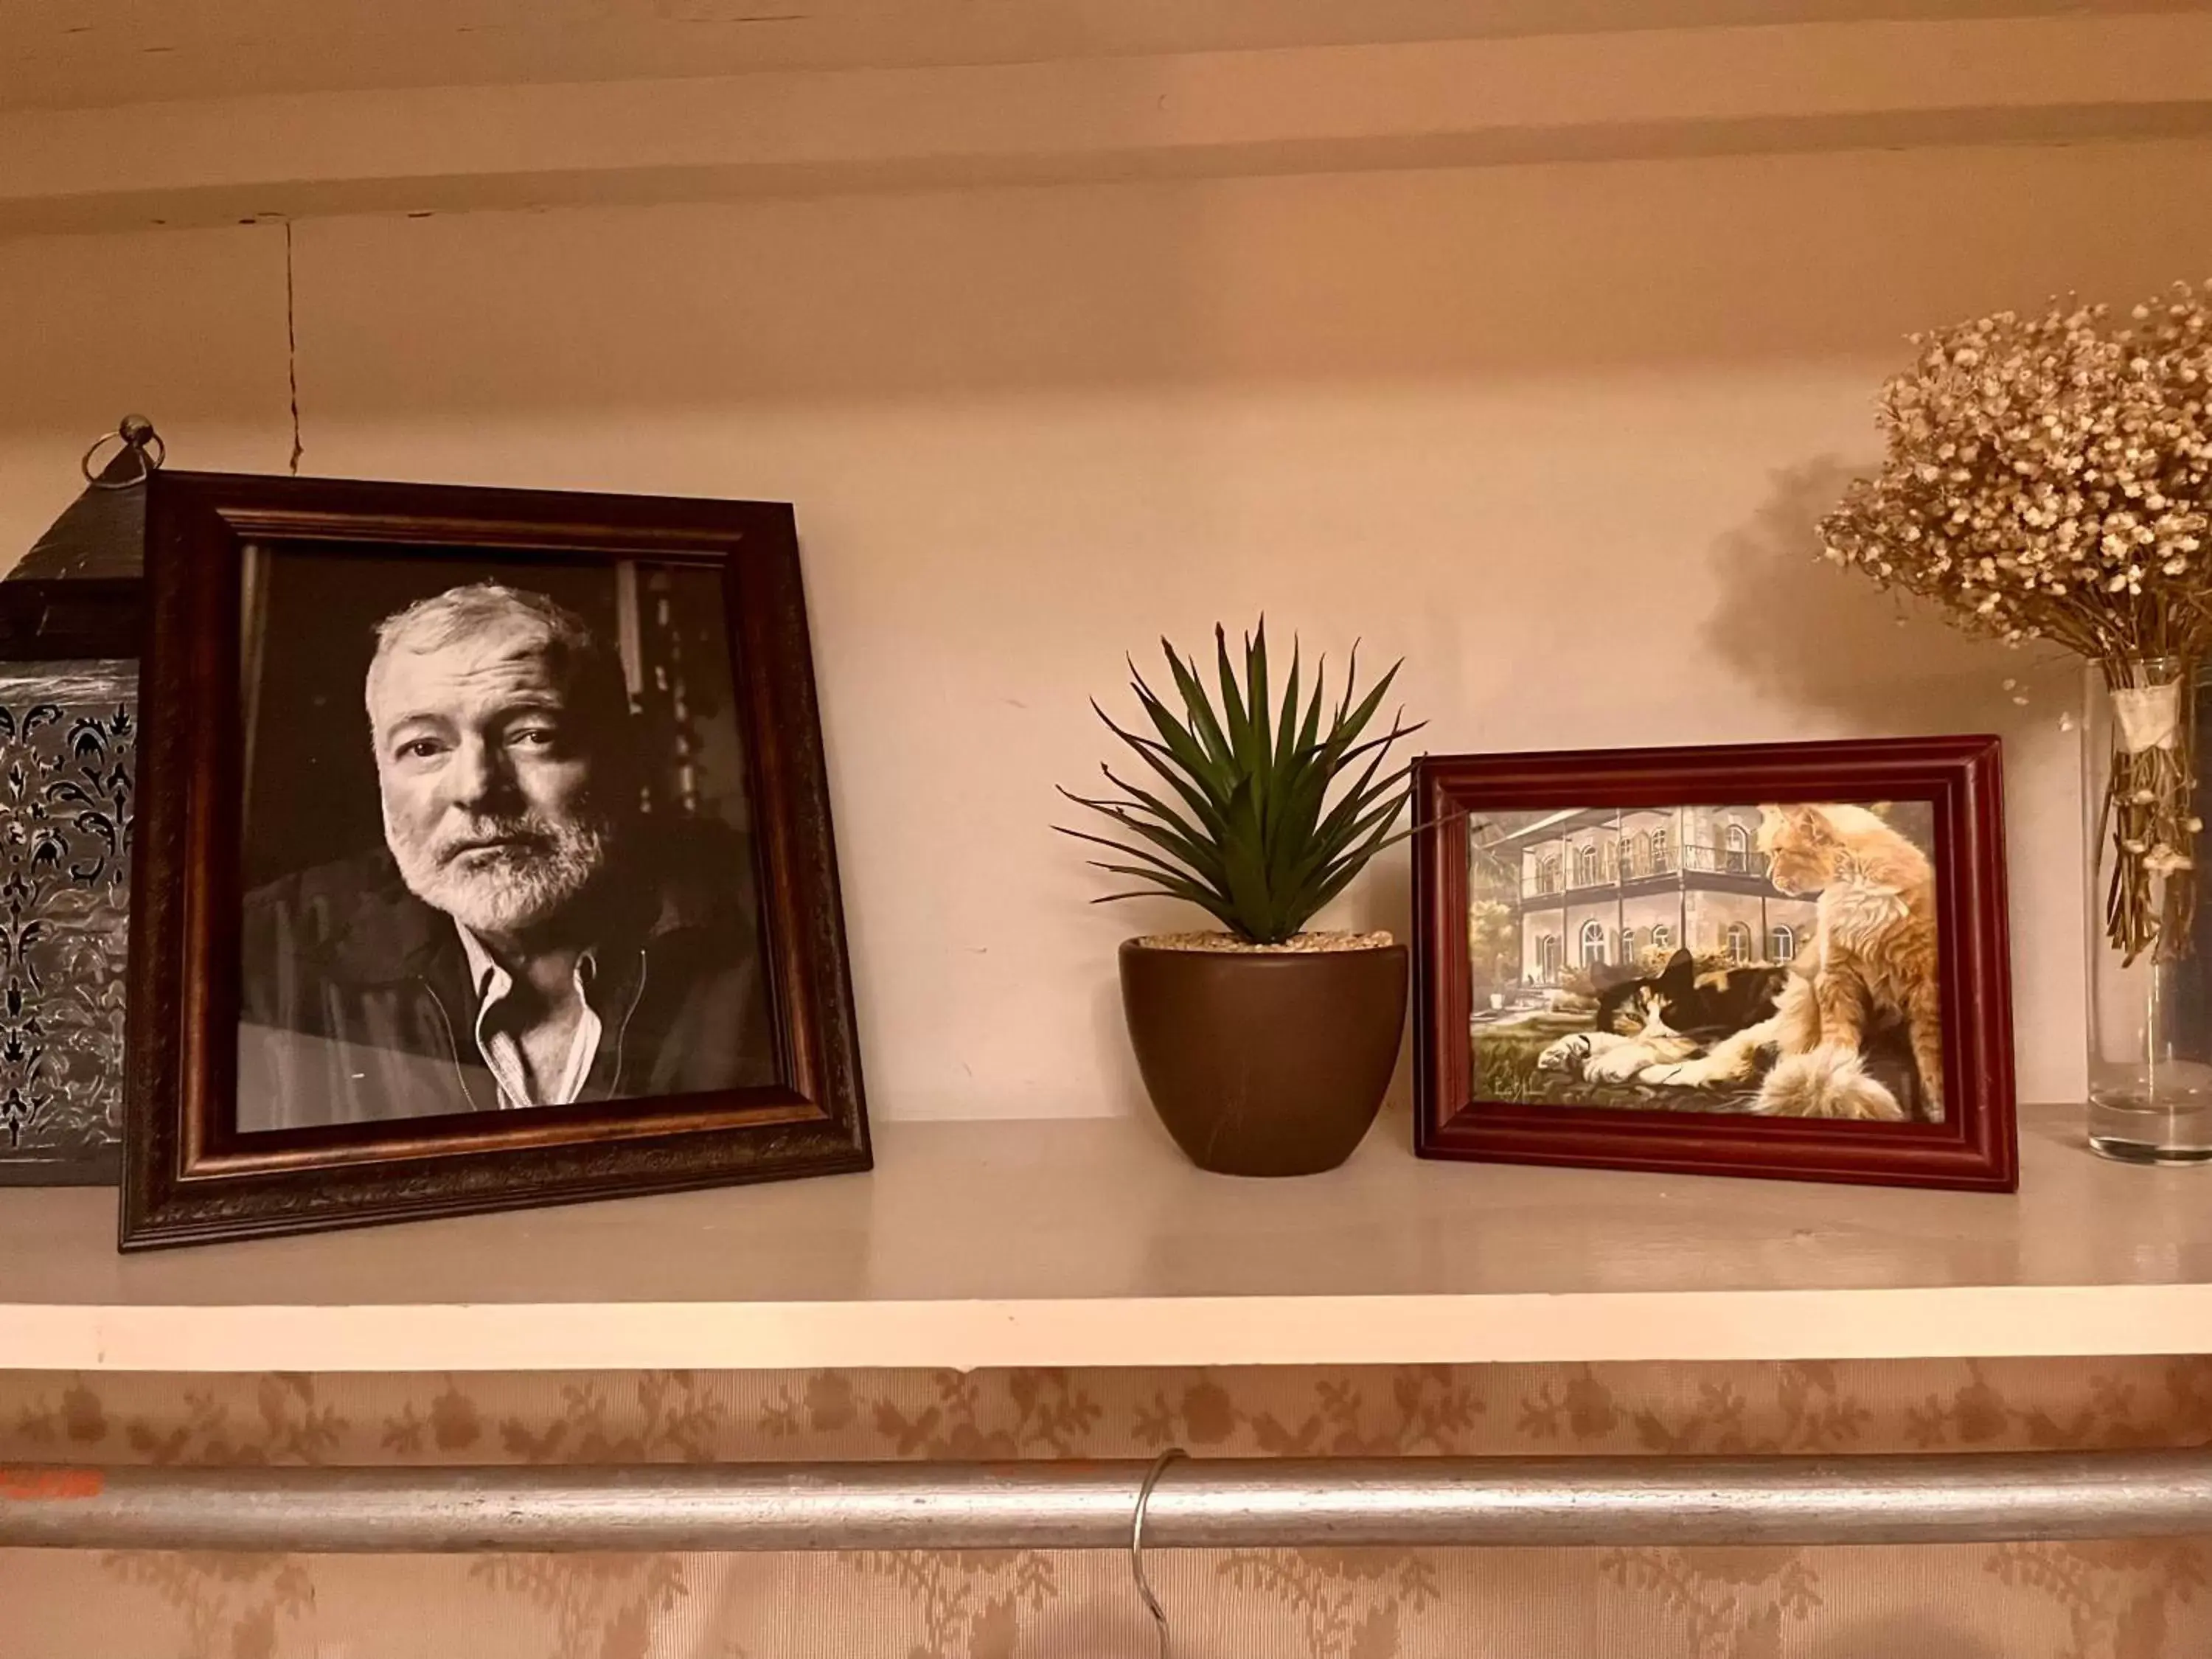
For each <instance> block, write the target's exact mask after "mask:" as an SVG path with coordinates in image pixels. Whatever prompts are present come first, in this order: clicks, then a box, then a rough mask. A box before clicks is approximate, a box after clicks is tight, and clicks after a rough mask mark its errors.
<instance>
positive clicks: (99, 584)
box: [0, 577, 145, 1187]
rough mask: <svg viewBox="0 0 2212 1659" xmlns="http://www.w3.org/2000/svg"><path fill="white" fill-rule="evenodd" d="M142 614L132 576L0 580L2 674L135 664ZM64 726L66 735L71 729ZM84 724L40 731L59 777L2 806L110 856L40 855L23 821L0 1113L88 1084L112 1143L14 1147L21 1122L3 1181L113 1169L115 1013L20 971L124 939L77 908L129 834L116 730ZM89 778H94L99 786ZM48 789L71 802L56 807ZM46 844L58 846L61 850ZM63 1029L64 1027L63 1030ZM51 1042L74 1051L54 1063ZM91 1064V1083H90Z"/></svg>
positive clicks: (118, 1142)
mask: <svg viewBox="0 0 2212 1659" xmlns="http://www.w3.org/2000/svg"><path fill="white" fill-rule="evenodd" d="M144 619H145V595H144V592H143V583H141V582H140V581H139V580H137V578H135V577H98V578H94V577H63V578H46V579H37V578H33V579H25V580H11V581H0V663H6V664H8V665H10V666H11V667H14V666H15V665H22V664H27V663H40V664H53V665H81V666H82V667H84V668H89V667H90V666H91V665H94V664H97V663H112V662H134V663H135V661H136V660H137V656H138V649H139V639H140V635H141V632H142V629H143V623H144ZM55 689H56V690H60V688H58V687H57V688H55ZM21 712H22V711H21V710H20V709H19V710H17V711H15V714H14V715H13V716H11V718H10V719H9V729H8V732H7V737H8V738H9V740H10V742H11V743H13V742H21V741H25V740H27V738H28V737H29V734H28V733H27V732H26V731H25V730H23V729H22V726H21V725H19V724H18V721H19V720H20V717H21ZM69 723H70V725H72V726H73V725H75V724H76V720H75V719H74V718H72V719H71V720H70V722H69ZM94 724H95V726H96V728H97V729H96V730H95V731H94V732H91V733H90V734H89V735H90V736H91V738H93V739H94V741H92V742H91V743H89V744H86V745H85V746H84V747H82V749H81V750H80V748H79V740H80V739H83V738H86V737H87V736H88V733H87V732H83V731H78V732H74V733H72V732H69V731H67V730H64V728H63V727H62V726H58V725H54V724H49V725H48V726H47V728H46V729H47V732H48V734H49V735H48V737H47V738H42V739H39V740H38V741H40V742H48V743H51V742H52V740H53V739H55V738H58V739H60V740H61V743H62V744H63V747H64V750H65V751H66V761H65V763H62V764H60V765H59V770H60V771H62V772H63V773H64V774H65V776H64V777H61V778H57V777H54V776H52V775H51V774H49V775H47V776H46V777H45V778H44V779H40V778H39V777H37V776H35V775H33V776H32V777H30V778H27V779H25V780H23V781H21V784H20V785H19V787H18V792H17V793H15V798H14V800H13V803H12V805H11V807H10V811H15V810H19V809H20V810H26V811H30V810H33V805H34V804H35V807H36V808H42V809H43V810H44V811H46V812H47V813H49V814H51V815H52V818H51V819H50V822H52V821H61V820H66V821H67V822H66V827H64V828H63V829H62V830H61V835H62V837H63V838H64V842H65V841H66V840H68V839H69V838H70V836H72V833H74V836H75V837H76V840H77V841H78V842H79V843H80V847H82V844H83V843H85V842H88V841H89V838H90V837H91V836H93V835H94V833H95V832H97V833H98V834H100V835H103V836H114V837H115V838H116V839H117V842H118V848H115V849H110V848H106V847H104V846H102V845H100V843H98V842H92V843H91V845H92V848H93V849H94V851H95V852H97V853H98V854H101V855H102V856H98V857H94V858H91V859H80V858H78V857H77V856H76V855H75V854H74V853H73V852H71V851H68V850H57V854H56V856H53V857H51V858H49V857H47V856H46V851H47V848H42V847H41V846H40V836H39V835H38V833H37V828H38V826H37V825H35V824H34V823H26V824H25V825H24V830H25V834H24V836H22V838H21V840H20V841H18V842H16V843H15V845H16V847H17V848H19V849H20V852H19V854H18V855H19V856H20V857H21V859H22V860H23V861H24V864H25V865H26V866H30V867H29V868H27V869H25V870H24V871H23V872H22V878H21V882H20V884H14V883H11V884H10V888H9V899H8V902H7V904H6V905H5V906H4V907H0V908H4V910H5V911H6V912H7V921H8V923H9V927H10V928H11V929H12V930H13V931H14V933H15V935H16V937H15V939H14V940H11V950H10V953H9V954H10V965H9V971H8V974H7V975H6V978H7V979H8V981H9V984H8V985H7V987H6V989H7V990H8V992H9V1006H8V1009H7V1012H6V1017H5V1019H4V1021H3V1022H0V1024H4V1027H5V1030H4V1036H5V1038H6V1045H7V1048H8V1053H9V1063H8V1067H7V1069H8V1071H9V1073H10V1076H9V1079H7V1082H8V1086H9V1089H10V1091H11V1096H12V1097H11V1098H10V1099H9V1102H8V1103H7V1104H6V1106H0V1114H4V1113H5V1111H6V1110H7V1109H8V1108H10V1107H12V1108H15V1109H19V1110H27V1111H29V1112H32V1113H36V1112H39V1111H40V1110H41V1109H42V1108H43V1109H52V1095H51V1094H49V1095H48V1097H47V1099H46V1101H45V1102H41V1100H40V1091H41V1089H42V1088H43V1089H45V1090H46V1091H52V1090H55V1089H56V1088H58V1087H65V1088H69V1089H72V1090H75V1091H76V1105H77V1108H78V1109H80V1110H81V1109H82V1105H83V1103H84V1101H85V1096H86V1093H87V1087H86V1085H88V1084H89V1085H91V1088H90V1093H91V1094H92V1095H93V1096H94V1097H106V1099H107V1100H108V1101H109V1102H110V1104H109V1106H108V1107H107V1109H106V1113H104V1114H103V1115H104V1116H106V1117H108V1120H109V1121H110V1123H111V1124H112V1137H111V1138H110V1139H107V1140H106V1144H104V1145H102V1146H97V1147H91V1146H84V1145H83V1143H82V1141H77V1142H76V1146H74V1147H72V1148H70V1150H66V1151H61V1150H57V1148H58V1146H66V1145H68V1143H67V1142H58V1141H57V1140H55V1139H48V1140H47V1141H46V1142H45V1143H44V1144H43V1145H41V1144H40V1142H39V1141H38V1140H37V1139H35V1138H34V1139H33V1142H32V1150H30V1151H24V1150H23V1148H22V1146H21V1143H20V1142H17V1141H14V1140H13V1137H14V1136H15V1135H16V1134H19V1133H21V1130H20V1127H19V1128H17V1129H15V1130H9V1129H6V1128H5V1127H0V1186H70V1187H76V1186H86V1187H112V1186H113V1185H114V1184H115V1182H116V1180H117V1178H118V1175H119V1174H120V1172H121V1170H122V1160H123V1153H122V1133H121V1131H122V1124H121V1121H120V1119H121V1114H120V1111H119V1109H118V1097H119V1096H120V1094H121V1091H122V1088H123V1064H122V1058H121V1055H120V1054H119V1052H116V1050H115V1049H114V1048H112V1047H111V1042H112V1039H111V1038H109V1037H108V1036H106V1033H104V1032H103V1031H101V1030H100V1027H101V1026H104V1025H105V1024H106V1023H107V1022H108V1021H109V1020H111V1019H112V1018H113V1014H112V1005H111V1004H108V1003H107V1002H106V1000H105V999H104V997H103V996H102V995H101V994H100V991H99V990H98V989H97V988H96V985H97V981H93V982H90V983H88V981H86V979H85V978H84V977H83V976H82V975H77V976H74V977H72V979H71V980H70V982H67V983H63V984H56V983H53V982H51V981H49V982H46V983H43V984H41V983H40V982H38V980H37V976H36V975H35V973H27V972H24V971H22V969H23V967H24V957H25V955H26V952H27V951H34V952H37V953H40V954H47V955H51V954H52V953H54V952H55V951H58V950H61V951H75V950H80V949H83V948H85V947H86V946H88V945H92V944H94V940H93V939H92V938H91V935H92V933H94V931H99V932H100V934H101V937H100V940H99V942H98V950H99V954H100V957H101V958H102V959H103V960H106V959H108V958H110V957H112V953H113V951H115V950H116V949H117V947H118V945H119V944H120V939H119V937H118V936H119V935H121V934H122V933H124V931H125V924H124V922H123V921H122V920H121V919H120V917H119V916H118V915H116V914H115V913H114V912H113V911H112V910H111V909H108V908H104V907H101V906H94V905H88V904H86V903H84V902H82V901H83V900H84V898H85V897H86V886H85V884H86V883H87V882H93V883H94V884H98V885H100V886H101V887H103V888H107V887H113V886H118V885H119V884H120V883H121V881H122V879H123V878H122V877H121V876H120V875H119V874H118V872H117V868H116V860H115V859H114V857H113V853H114V852H116V851H119V852H121V853H122V854H123V855H124V856H125V857H127V855H128V842H129V839H130V829H131V826H130V822H129V818H128V816H127V811H128V809H127V805H126V806H125V808H123V809H121V810H118V808H117V807H116V806H115V805H114V802H115V801H116V800H118V799H120V800H123V801H125V802H126V803H127V802H128V800H129V799H131V798H132V797H133V796H134V795H135V781H134V780H133V775H132V770H131V766H129V765H128V764H126V763H125V762H124V760H123V758H122V757H121V755H120V754H119V753H118V750H122V749H123V748H124V745H125V743H126V742H127V741H128V740H126V739H124V738H122V737H121V736H120V733H119V732H118V731H115V730H112V729H111V727H112V726H119V721H111V720H109V719H106V718H102V719H100V720H97V721H96V722H94ZM60 760H61V751H57V750H52V749H50V750H48V751H47V752H46V755H45V757H44V762H43V763H44V764H45V765H55V764H57V763H58V762H59V761H60ZM35 770H36V769H35V768H34V769H33V771H34V772H35ZM95 775H99V778H100V781H95ZM56 791H61V792H63V793H66V794H67V795H68V796H69V799H70V803H73V804H64V803H63V802H61V801H58V800H57V799H53V798H52V797H53V795H54V793H55V792H56ZM40 797H46V799H43V800H41V799H40ZM88 797H89V798H88ZM64 842H51V843H49V845H50V846H51V847H52V848H55V849H62V848H63V845H64ZM95 866H97V870H96V872H95ZM70 887H74V888H75V889H76V892H75V894H74V895H73V896H71V897H69V898H64V899H62V900H61V901H60V902H62V903H63V904H64V905H65V906H66V908H67V914H66V915H55V914H52V911H51V910H48V909H46V908H42V907H45V906H46V905H48V904H49V903H50V902H53V901H54V896H55V895H56V893H57V891H58V890H59V889H66V888H70ZM30 929H35V930H36V931H37V933H38V934H39V939H38V942H37V944H36V945H26V943H25V942H24V940H23V939H22V935H23V933H24V932H25V931H26V930H30ZM57 997H59V998H63V999H65V1000H70V1002H72V1003H73V1004H74V1006H72V1007H71V1008H70V1010H69V1011H68V1015H69V1017H68V1018H60V1017H58V1015H57V1013H56V1012H55V1010H54V1009H53V1008H52V1006H51V1001H50V1000H51V999H54V998H57ZM64 1027H67V1028H68V1032H67V1034H66V1035H64V1030H63V1028H64ZM57 1047H60V1048H65V1049H67V1050H69V1051H70V1054H69V1058H68V1059H67V1060H64V1061H63V1062H62V1063H61V1064H60V1065H58V1064H57V1060H56V1048H57ZM110 1055H112V1060H111V1059H110V1058H109V1056H110ZM88 1069H89V1070H90V1071H91V1072H92V1073H94V1076H92V1077H89V1078H88V1076H87V1075H86V1072H87V1070H88ZM58 1072H65V1073H70V1075H68V1077H67V1080H66V1082H65V1083H58V1082H57V1075H56V1074H57V1073H58ZM79 1133H82V1131H81V1130H80V1131H79Z"/></svg>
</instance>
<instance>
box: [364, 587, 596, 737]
mask: <svg viewBox="0 0 2212 1659" xmlns="http://www.w3.org/2000/svg"><path fill="white" fill-rule="evenodd" d="M516 622H520V623H523V624H525V629H526V633H527V634H528V635H529V638H528V640H527V641H526V643H525V644H524V645H522V646H521V647H520V649H521V650H524V651H527V652H528V653H530V654H532V655H535V656H542V657H543V658H544V659H545V661H546V664H547V665H548V666H550V668H551V669H552V671H553V672H554V673H555V674H556V676H557V677H558V678H560V679H561V680H562V682H563V683H564V684H566V685H567V687H568V690H569V691H570V692H571V693H572V694H573V695H574V697H575V699H576V702H577V703H578V705H579V712H580V713H582V714H585V715H586V718H588V719H591V720H593V721H595V722H597V721H601V720H604V721H605V722H607V723H609V725H615V724H617V723H618V722H619V721H620V720H621V719H622V718H623V716H624V715H627V714H629V689H628V683H627V680H626V679H625V677H624V676H623V666H622V662H621V659H619V658H618V657H617V655H616V654H615V653H613V652H612V651H611V650H609V649H608V648H607V647H606V646H605V643H604V642H602V641H601V640H600V638H599V635H597V634H595V633H593V632H592V628H591V625H590V624H589V623H586V621H585V620H584V619H583V618H582V617H580V616H578V615H577V614H576V613H575V612H574V611H571V610H569V609H568V606H567V605H562V604H561V603H560V602H559V601H558V600H556V599H550V598H548V597H547V596H546V595H545V594H543V593H540V592H536V591H534V590H532V589H531V588H526V587H509V586H507V584H506V583H504V582H498V581H478V582H465V583H463V584H462V585H461V586H459V587H449V588H447V590H446V591H445V592H442V593H434V594H432V595H431V596H430V597H429V598H428V599H417V600H416V601H415V603H414V604H412V605H409V606H408V607H407V608H406V609H405V610H404V611H394V612H393V613H392V615H390V616H388V617H386V618H385V619H384V620H383V621H382V622H380V623H377V625H376V654H375V655H374V657H372V658H371V659H369V665H368V677H367V679H366V681H365V683H364V685H363V690H364V691H366V690H367V689H368V686H369V685H374V684H375V682H376V674H377V670H378V669H379V668H380V667H381V666H382V665H383V664H384V662H385V661H386V659H387V658H390V657H392V656H393V655H395V654H396V653H399V652H402V651H405V652H408V653H412V654H422V653H429V652H432V651H442V650H443V649H445V648H446V647H447V646H449V645H452V644H453V642H454V641H457V640H465V639H468V638H470V637H471V636H472V635H476V634H477V633H479V632H481V631H483V629H489V628H494V627H499V626H503V625H507V624H511V623H516Z"/></svg>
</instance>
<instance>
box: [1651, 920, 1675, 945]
mask: <svg viewBox="0 0 2212 1659" xmlns="http://www.w3.org/2000/svg"><path fill="white" fill-rule="evenodd" d="M1651 948H1652V949H1653V950H1654V951H1671V950H1673V949H1674V929H1673V928H1671V927H1668V925H1667V924H1666V923H1665V922H1663V921H1662V922H1661V923H1660V924H1659V925H1658V926H1657V927H1654V928H1653V929H1652V930H1651Z"/></svg>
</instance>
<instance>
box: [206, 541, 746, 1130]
mask: <svg viewBox="0 0 2212 1659" xmlns="http://www.w3.org/2000/svg"><path fill="white" fill-rule="evenodd" d="M457 566H458V567H459V568H456V567H457ZM695 589H697V590H699V591H694V590H695ZM247 596H248V611H249V614H248V619H247V629H248V640H247V648H246V681H247V684H246V732H247V749H246V774H247V776H246V835H245V842H246V844H245V848H244V851H243V854H242V856H243V857H244V859H245V860H246V877H247V883H248V886H247V895H246V903H245V910H246V914H245V917H244V927H243V930H242V933H241V969H242V977H243V987H242V989H243V1003H242V1007H243V1014H242V1018H241V1021H240V1036H239V1086H238V1096H237V1098H238V1118H237V1124H236V1127H237V1129H238V1131H239V1132H240V1133H246V1134H252V1133H260V1132H266V1131H271V1130H283V1129H304V1128H317V1127H331V1126H340V1125H350V1124H374V1123H380V1122H386V1121H398V1120H407V1119H421V1118H433V1117H450V1116H455V1115H465V1114H483V1113H507V1112H514V1111H527V1110H530V1109H538V1108H546V1107H559V1106H567V1105H572V1104H577V1103H605V1102H609V1101H626V1100H640V1101H642V1100H646V1099H658V1098H661V1097H671V1096H682V1095H694V1094H699V1093H702V1092H709V1091H725V1090H729V1089H734V1088H741V1087H746V1086H753V1085H769V1084H773V1083H775V1081H776V1079H777V1052H776V1045H775V1036H774V1032H773V1025H772V1022H771V1019H770V1005H769V987H768V983H767V979H766V975H765V972H764V964H763V946H762V939H761V931H760V920H759V904H758V880H757V873H756V866H755V859H754V850H753V848H752V844H751V837H750V828H749V826H750V811H749V809H748V805H747V802H746V799H745V783H744V764H743V754H742V742H741V739H740V738H739V736H738V722H737V720H736V715H735V713H734V711H733V707H732V705H733V703H734V702H735V690H734V681H733V676H732V669H731V665H730V662H729V657H728V652H727V648H726V645H725V643H724V642H723V635H722V634H721V632H720V617H721V605H720V597H719V576H718V575H716V574H714V573H712V572H705V571H699V570H694V569H690V568H678V567H670V568H654V567H640V566H637V565H635V564H630V563H623V564H617V563H614V562H609V563H608V564H606V565H605V566H599V567H592V566H584V567H579V566H576V565H573V564H570V565H561V564H555V563H551V562H548V563H546V564H544V565H543V566H539V565H534V564H529V563H524V564H521V565H519V566H516V565H510V564H508V563H507V562H501V564H499V565H496V566H492V567H489V568H484V567H483V566H482V565H481V564H480V563H478V564H477V568H475V569H471V568H468V567H467V566H466V565H464V564H463V563H462V562H461V561H460V560H459V559H458V558H456V559H454V560H453V561H451V562H448V561H444V560H425V559H423V558H421V557H394V556H389V555H385V556H378V555H375V554H373V553H367V552H364V553H362V554H358V555H346V554H342V553H341V554H332V553H325V552H317V553H314V554H312V555H306V554H289V553H284V552H276V553H273V554H272V553H270V552H268V551H266V550H257V556H256V558H255V559H254V561H253V562H252V569H251V570H250V573H249V581H248V586H247Z"/></svg>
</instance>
